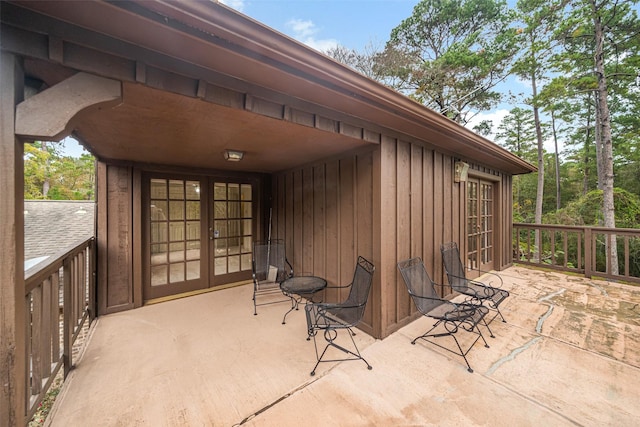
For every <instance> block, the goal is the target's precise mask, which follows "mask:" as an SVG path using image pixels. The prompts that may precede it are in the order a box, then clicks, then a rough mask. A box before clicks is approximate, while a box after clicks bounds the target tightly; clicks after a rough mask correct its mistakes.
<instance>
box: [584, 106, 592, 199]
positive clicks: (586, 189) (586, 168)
mask: <svg viewBox="0 0 640 427" xmlns="http://www.w3.org/2000/svg"><path fill="white" fill-rule="evenodd" d="M589 109H591V104H590V103H589ZM590 138H591V111H589V112H588V113H587V131H586V132H585V137H584V177H583V179H582V195H583V196H584V195H586V194H587V193H588V192H589V176H590V175H591V167H590V165H589V141H590Z"/></svg>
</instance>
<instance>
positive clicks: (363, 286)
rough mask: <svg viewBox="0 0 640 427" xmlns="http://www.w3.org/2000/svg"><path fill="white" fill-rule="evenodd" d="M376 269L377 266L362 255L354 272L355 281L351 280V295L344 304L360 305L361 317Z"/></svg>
mask: <svg viewBox="0 0 640 427" xmlns="http://www.w3.org/2000/svg"><path fill="white" fill-rule="evenodd" d="M374 271H375V267H374V266H373V264H372V263H371V262H370V261H367V260H366V259H365V258H363V257H361V256H359V257H358V263H357V264H356V270H355V271H354V273H353V281H352V282H351V289H350V290H349V296H348V297H347V299H346V300H345V302H344V303H343V304H344V305H353V306H358V307H360V308H361V309H362V313H361V314H360V317H362V316H363V315H364V307H365V305H366V304H367V299H368V298H369V291H370V289H371V283H372V281H373V272H374Z"/></svg>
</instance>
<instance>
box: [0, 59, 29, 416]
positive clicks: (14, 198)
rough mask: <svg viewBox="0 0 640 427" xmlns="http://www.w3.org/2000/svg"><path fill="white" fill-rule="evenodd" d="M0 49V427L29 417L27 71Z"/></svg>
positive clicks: (16, 60)
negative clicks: (23, 137)
mask: <svg viewBox="0 0 640 427" xmlns="http://www.w3.org/2000/svg"><path fill="white" fill-rule="evenodd" d="M0 55H1V56H0V188H1V189H2V191H0V218H2V221H0V254H2V257H1V258H0V427H5V426H19V425H25V422H26V421H25V419H24V418H25V414H26V400H27V398H26V393H27V392H26V383H27V381H26V378H25V375H26V373H27V367H26V330H27V327H26V324H25V322H26V314H25V313H26V299H25V294H24V196H23V192H24V161H23V145H22V143H21V142H20V141H18V140H17V138H16V136H15V132H14V123H15V114H14V111H15V106H16V104H18V102H20V101H21V100H22V97H23V94H24V71H23V67H22V63H21V61H20V60H19V59H18V58H17V57H15V56H14V55H12V54H10V53H7V52H1V53H0Z"/></svg>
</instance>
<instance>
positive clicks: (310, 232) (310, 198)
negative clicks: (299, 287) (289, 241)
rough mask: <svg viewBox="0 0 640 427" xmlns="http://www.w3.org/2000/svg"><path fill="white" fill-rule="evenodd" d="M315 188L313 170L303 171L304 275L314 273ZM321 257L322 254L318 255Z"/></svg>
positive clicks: (306, 169)
mask: <svg viewBox="0 0 640 427" xmlns="http://www.w3.org/2000/svg"><path fill="white" fill-rule="evenodd" d="M313 206H314V186H313V168H305V169H303V170H302V270H301V272H302V273H308V274H311V273H313V272H314V257H315V254H314V250H313V249H314V240H315V239H314V231H315V228H314V223H315V222H316V217H315V215H314V213H315V211H314V208H313ZM318 255H321V254H318Z"/></svg>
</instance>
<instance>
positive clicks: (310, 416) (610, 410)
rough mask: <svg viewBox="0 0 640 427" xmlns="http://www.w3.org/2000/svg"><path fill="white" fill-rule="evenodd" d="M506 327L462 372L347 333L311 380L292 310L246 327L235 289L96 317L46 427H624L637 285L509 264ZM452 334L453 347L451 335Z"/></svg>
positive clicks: (300, 322)
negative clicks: (358, 354) (332, 359)
mask: <svg viewBox="0 0 640 427" xmlns="http://www.w3.org/2000/svg"><path fill="white" fill-rule="evenodd" d="M501 274H502V276H503V278H504V279H505V288H506V289H508V290H510V291H511V295H512V296H511V297H510V298H509V299H508V300H507V301H505V303H504V304H503V305H502V306H501V309H502V307H504V309H502V311H503V314H504V315H505V317H506V319H507V321H508V323H502V322H500V321H499V320H496V321H494V322H493V323H492V324H491V328H492V330H493V332H494V334H495V335H496V338H487V340H488V341H489V344H490V346H491V347H490V348H488V349H487V348H484V347H483V346H482V345H481V344H479V343H477V344H476V346H475V347H474V348H473V350H472V351H471V352H470V353H469V355H468V358H469V362H470V363H471V366H472V367H473V368H474V370H475V372H474V373H473V374H470V373H468V372H467V371H466V366H465V365H464V361H463V360H462V359H461V358H460V357H457V356H455V355H453V354H450V353H447V352H446V351H444V350H441V349H438V348H437V347H435V346H433V345H430V344H427V343H421V342H419V343H417V344H416V345H415V346H412V345H411V344H410V340H411V339H412V338H414V337H415V336H417V335H420V334H421V333H422V332H424V331H425V330H426V329H428V328H429V325H430V323H429V321H428V320H427V319H424V318H422V319H418V320H416V321H414V322H413V323H411V324H409V325H408V326H406V327H405V328H403V329H401V330H399V331H398V332H396V333H394V334H392V335H391V336H389V337H387V338H386V339H384V340H374V339H373V338H371V337H370V336H368V335H367V334H365V333H363V332H360V333H358V334H357V336H356V340H357V342H358V345H359V347H360V350H361V351H362V352H363V356H364V357H365V358H366V359H367V360H368V361H369V363H371V365H373V370H371V371H369V370H367V369H366V365H365V364H364V363H362V362H361V361H350V362H340V363H324V364H321V365H320V366H319V368H318V372H317V374H316V376H315V377H311V376H310V375H309V372H310V370H311V369H312V367H313V365H314V363H315V353H314V349H313V343H312V342H310V341H307V340H306V339H305V338H306V330H305V319H304V312H303V311H302V310H300V311H297V312H293V313H291V314H290V315H289V317H288V318H287V324H286V325H282V324H281V319H282V315H283V313H284V312H285V311H286V308H287V306H286V304H276V305H272V306H264V307H260V308H259V311H258V313H259V314H258V316H253V314H252V310H253V306H252V304H251V287H250V285H247V286H241V287H237V288H232V289H227V290H223V291H218V292H212V293H208V294H202V295H199V296H194V297H190V298H184V299H179V300H175V301H171V302H167V303H163V304H157V305H151V306H146V307H143V308H140V309H137V310H132V311H127V312H123V313H118V314H114V315H108V316H103V317H101V318H99V320H98V322H97V324H96V326H95V327H94V328H93V332H92V336H91V338H90V342H89V345H88V347H87V349H86V351H85V353H84V354H83V356H82V358H81V359H80V361H79V362H78V363H77V367H76V369H75V370H74V371H73V372H72V374H71V376H70V377H69V380H68V381H67V383H65V386H64V388H63V391H62V393H61V395H60V397H59V398H58V400H57V401H56V404H55V406H54V408H53V411H52V416H51V417H50V419H49V420H48V422H49V423H50V425H52V426H65V427H67V426H85V425H100V426H152V425H153V426H157V425H163V426H195V425H198V426H233V425H240V424H243V425H254V426H293V425H301V424H305V426H307V427H308V426H315V425H318V426H326V425H340V426H345V425H347V426H361V425H465V426H473V425H492V426H513V425H518V426H527V425H530V426H534V425H535V426H539V425H593V426H601V425H616V426H627V425H628V426H631V425H637V422H638V419H640V408H639V407H638V405H637V401H638V392H637V384H638V383H640V308H639V304H640V288H638V287H633V286H628V285H620V284H614V283H609V282H604V281H595V280H587V279H584V278H581V277H575V276H567V275H564V274H561V273H556V272H548V271H537V270H532V269H527V268H522V267H517V266H516V267H511V268H509V269H507V270H505V271H504V272H502V273H501ZM459 335H460V334H459Z"/></svg>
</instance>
